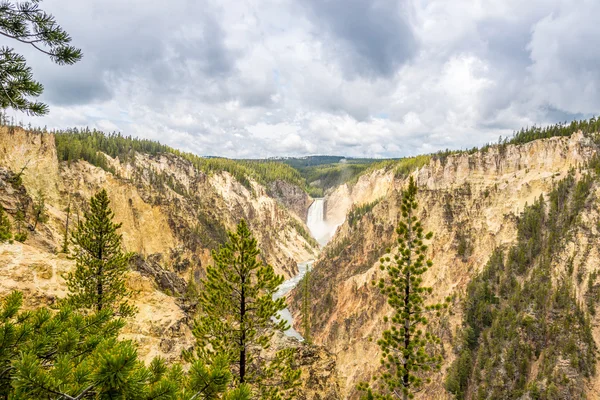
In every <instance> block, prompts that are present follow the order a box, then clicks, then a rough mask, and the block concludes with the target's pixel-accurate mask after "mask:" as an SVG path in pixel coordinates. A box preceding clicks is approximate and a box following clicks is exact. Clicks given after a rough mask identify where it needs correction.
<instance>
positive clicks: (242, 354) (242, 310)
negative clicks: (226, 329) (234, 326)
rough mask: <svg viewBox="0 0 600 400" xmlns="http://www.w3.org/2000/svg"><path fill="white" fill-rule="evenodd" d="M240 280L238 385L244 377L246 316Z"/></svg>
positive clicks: (244, 299) (244, 296)
mask: <svg viewBox="0 0 600 400" xmlns="http://www.w3.org/2000/svg"><path fill="white" fill-rule="evenodd" d="M244 286H245V285H244V280H243V279H242V291H241V295H240V330H241V336H240V383H244V377H245V375H246V327H245V326H244V317H245V316H246V293H245V292H246V290H245V287H244Z"/></svg>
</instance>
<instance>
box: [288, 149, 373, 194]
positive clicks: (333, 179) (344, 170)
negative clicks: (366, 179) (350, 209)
mask: <svg viewBox="0 0 600 400" xmlns="http://www.w3.org/2000/svg"><path fill="white" fill-rule="evenodd" d="M378 161H380V160H378V159H374V158H344V157H340V156H308V157H301V158H287V159H284V160H282V162H283V163H285V164H287V165H289V166H291V167H293V168H295V169H296V170H298V171H299V172H300V174H301V175H302V176H303V177H304V179H305V180H306V182H307V183H308V191H309V193H310V194H311V195H312V196H313V197H323V195H324V192H325V191H326V190H327V189H330V188H333V187H336V186H339V185H342V184H344V183H346V182H349V181H352V180H353V179H355V178H356V177H357V176H358V175H360V174H361V173H362V172H363V171H365V170H366V169H367V168H369V166H370V165H372V164H373V163H376V162H378Z"/></svg>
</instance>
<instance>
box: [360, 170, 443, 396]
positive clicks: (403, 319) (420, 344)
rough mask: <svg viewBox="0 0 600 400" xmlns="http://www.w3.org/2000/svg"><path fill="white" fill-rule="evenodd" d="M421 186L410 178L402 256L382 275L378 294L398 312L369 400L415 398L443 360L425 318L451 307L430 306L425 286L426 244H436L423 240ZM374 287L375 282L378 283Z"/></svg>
mask: <svg viewBox="0 0 600 400" xmlns="http://www.w3.org/2000/svg"><path fill="white" fill-rule="evenodd" d="M416 194H417V186H416V184H415V182H414V180H413V178H412V177H411V178H410V181H409V184H408V188H407V190H406V191H405V192H404V193H403V196H402V197H403V198H402V207H401V210H402V218H401V220H400V222H399V224H398V227H397V229H396V233H397V234H398V235H399V237H398V252H397V254H396V255H395V256H394V260H393V262H392V261H391V260H390V258H389V257H386V258H385V259H384V258H382V259H381V260H380V262H381V269H382V270H387V276H386V278H381V279H380V280H379V284H378V286H379V288H380V290H381V292H382V293H383V294H384V295H385V296H386V297H387V300H388V304H389V305H390V306H391V307H392V309H393V315H392V318H391V320H390V319H388V317H385V318H384V322H385V323H389V324H390V325H391V327H390V328H389V329H386V330H385V331H384V332H383V334H382V337H381V339H380V340H379V341H378V342H377V343H378V345H379V347H380V348H381V350H382V357H381V365H382V368H383V372H382V373H381V375H380V376H379V377H378V381H379V382H378V383H377V384H376V387H375V388H371V387H369V385H368V384H366V383H361V384H359V386H358V389H359V390H361V391H364V392H365V394H364V396H363V398H366V399H373V398H376V399H393V398H402V399H404V400H406V399H409V398H413V397H414V393H415V392H416V391H418V390H419V389H421V388H422V386H423V384H424V383H425V382H427V381H428V379H427V378H426V375H427V374H428V373H430V372H431V371H437V370H439V369H440V365H441V360H442V358H441V356H440V355H438V354H437V351H436V350H437V349H436V347H437V346H438V345H439V343H440V342H441V341H440V339H439V338H438V337H437V336H435V335H433V334H431V333H430V332H428V331H427V325H428V323H429V321H428V319H427V317H426V315H427V314H429V313H433V314H434V315H437V316H439V313H440V310H441V309H442V308H444V307H446V306H447V305H446V304H431V305H426V301H427V299H428V297H430V296H431V294H432V291H433V289H432V288H430V287H426V286H423V278H422V275H423V274H424V273H425V272H426V271H427V270H428V269H429V268H430V267H431V266H432V265H433V264H432V262H431V260H425V252H426V251H427V246H426V245H425V244H424V242H423V240H424V239H431V237H432V236H433V234H432V233H431V232H429V233H427V234H424V233H423V227H422V226H421V223H420V222H419V221H418V219H417V217H416V216H415V215H414V214H415V210H416V209H417V200H416V198H415V197H416ZM373 283H374V284H375V282H373Z"/></svg>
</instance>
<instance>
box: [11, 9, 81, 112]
mask: <svg viewBox="0 0 600 400" xmlns="http://www.w3.org/2000/svg"><path fill="white" fill-rule="evenodd" d="M0 34H1V35H2V36H4V37H5V38H11V39H15V40H16V41H18V42H21V43H25V44H28V45H31V46H32V47H33V48H34V49H36V50H38V51H39V52H41V53H43V54H46V55H47V56H49V57H50V59H51V60H52V61H53V62H55V63H57V64H59V65H63V64H74V63H76V62H77V61H79V60H80V59H81V57H82V54H81V50H79V49H77V48H75V47H73V46H70V45H69V43H70V42H71V38H70V36H69V34H68V33H67V32H65V31H64V30H63V29H62V28H61V27H60V26H59V25H58V24H57V23H56V20H55V19H54V17H53V16H52V15H50V14H48V13H46V12H44V11H43V10H41V9H40V7H39V0H34V1H15V0H11V1H2V2H1V3H0ZM0 86H1V87H2V90H0V108H8V107H10V108H13V109H15V110H19V111H24V112H26V113H28V114H31V115H43V114H46V113H48V106H47V105H46V104H44V103H41V102H37V101H30V100H29V99H27V97H28V96H31V97H37V96H39V95H40V94H42V91H43V90H44V87H43V86H42V84H40V83H39V82H37V81H35V80H34V79H33V75H32V73H31V67H29V66H27V64H26V63H25V57H23V56H22V55H20V54H17V53H15V52H14V49H11V48H9V47H4V46H3V47H1V48H0Z"/></svg>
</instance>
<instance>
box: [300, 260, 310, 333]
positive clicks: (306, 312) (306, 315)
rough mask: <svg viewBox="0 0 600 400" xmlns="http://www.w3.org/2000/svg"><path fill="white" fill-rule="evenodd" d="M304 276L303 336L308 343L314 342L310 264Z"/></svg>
mask: <svg viewBox="0 0 600 400" xmlns="http://www.w3.org/2000/svg"><path fill="white" fill-rule="evenodd" d="M307 268H309V269H307V271H306V274H304V277H303V278H302V337H304V341H305V342H306V343H309V344H310V343H312V339H311V336H310V264H309V265H308V266H307Z"/></svg>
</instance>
